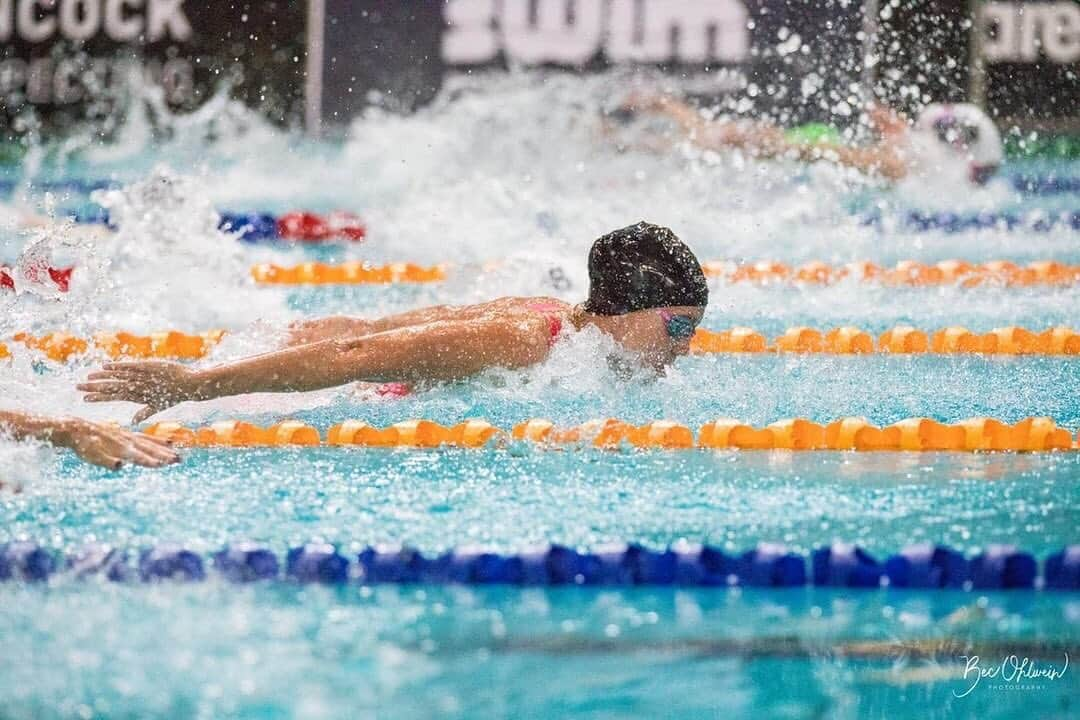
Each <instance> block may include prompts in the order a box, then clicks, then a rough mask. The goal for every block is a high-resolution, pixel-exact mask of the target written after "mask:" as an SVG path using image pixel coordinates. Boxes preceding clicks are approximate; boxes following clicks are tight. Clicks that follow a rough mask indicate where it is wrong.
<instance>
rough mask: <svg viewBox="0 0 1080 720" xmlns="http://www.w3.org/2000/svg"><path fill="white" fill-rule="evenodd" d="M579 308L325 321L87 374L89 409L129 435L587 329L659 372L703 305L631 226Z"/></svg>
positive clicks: (477, 309)
mask: <svg viewBox="0 0 1080 720" xmlns="http://www.w3.org/2000/svg"><path fill="white" fill-rule="evenodd" d="M589 280H590V287H589V297H588V299H587V300H586V301H585V302H584V303H583V304H580V305H577V306H571V305H569V304H568V303H565V302H562V301H560V300H555V299H552V298H518V297H507V298H501V299H499V300H494V301H492V302H488V303H483V304H480V305H470V306H465V307H448V306H443V307H430V308H424V309H421V310H416V311H413V312H408V313H404V314H401V315H395V316H392V317H388V318H383V319H381V320H356V319H350V318H331V319H327V320H320V321H316V322H312V323H305V324H303V325H300V326H297V327H295V328H294V330H293V336H292V339H291V344H292V347H289V348H287V349H283V350H278V351H275V352H270V353H266V354H264V355H258V356H255V357H252V358H248V359H245V360H240V361H237V362H231V363H227V364H224V365H219V366H217V367H211V368H206V369H198V370H197V369H193V368H189V367H187V366H184V365H181V364H179V363H171V362H116V363H109V364H107V365H105V367H104V368H103V369H102V370H100V371H98V372H94V373H91V374H90V375H89V377H88V378H87V381H86V382H85V383H82V384H80V385H79V386H78V387H79V390H82V391H83V392H85V393H87V394H86V397H85V399H86V401H87V402H119V401H126V402H135V403H140V404H143V405H144V407H143V408H142V409H141V410H140V411H139V412H138V413H137V414H136V415H135V418H134V422H136V423H138V422H141V421H143V420H145V419H146V418H148V417H150V416H151V415H154V414H156V413H158V412H161V411H162V410H165V409H166V408H169V407H171V406H173V405H176V404H178V403H182V402H185V401H199V400H212V399H214V398H219V397H225V396H231V395H242V394H247V393H255V392H305V391H310V390H320V389H323V388H328V387H336V386H339V385H345V384H347V383H353V382H358V381H359V382H378V383H425V382H438V381H452V380H460V379H463V378H467V377H470V376H472V375H476V374H477V373H480V372H483V371H484V370H487V369H489V368H495V367H501V368H510V369H517V368H525V367H529V366H531V365H535V364H537V363H540V362H543V361H544V360H545V359H546V358H547V357H548V354H549V353H550V351H551V348H552V346H553V345H554V344H555V343H556V342H557V341H558V339H559V337H560V336H561V334H562V333H563V331H564V329H568V328H571V327H572V328H574V329H581V328H584V327H595V328H597V329H598V330H600V331H601V332H603V333H605V334H607V335H609V336H611V337H612V338H613V339H614V340H615V341H616V342H617V343H619V344H620V345H621V346H622V348H623V349H624V350H625V351H626V352H627V353H628V355H630V356H631V358H634V359H636V360H637V361H638V362H640V363H641V364H642V365H644V366H646V367H651V368H653V369H655V370H656V371H658V372H661V371H662V370H663V368H664V367H666V366H667V365H668V364H670V363H671V362H673V361H674V360H675V359H676V358H677V357H679V356H681V355H685V354H686V353H687V352H689V348H690V339H691V338H692V337H693V335H694V331H695V329H696V328H697V326H698V323H700V322H701V318H702V315H703V314H704V312H705V306H706V304H707V303H708V299H709V291H708V287H707V285H706V283H705V275H704V273H703V272H702V269H701V265H700V264H699V263H698V260H697V258H696V257H694V254H693V253H692V252H691V251H690V249H689V248H688V247H687V246H686V245H684V244H683V243H682V242H681V241H680V240H679V239H678V238H677V237H676V236H675V234H674V233H673V232H672V231H671V230H669V229H667V228H664V227H659V226H657V225H651V224H649V223H644V222H642V223H638V224H636V225H631V226H629V227H626V228H623V229H621V230H616V231H615V232H612V233H610V234H608V235H605V236H603V237H601V238H600V239H599V240H597V241H596V242H595V243H594V244H593V246H592V250H590V252H589Z"/></svg>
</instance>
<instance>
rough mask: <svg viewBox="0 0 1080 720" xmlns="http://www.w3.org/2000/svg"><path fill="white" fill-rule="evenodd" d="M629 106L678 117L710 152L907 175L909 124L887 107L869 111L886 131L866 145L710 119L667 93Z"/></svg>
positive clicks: (694, 140)
mask: <svg viewBox="0 0 1080 720" xmlns="http://www.w3.org/2000/svg"><path fill="white" fill-rule="evenodd" d="M628 105H629V106H631V107H634V108H635V109H643V110H651V111H653V112H658V113H662V114H663V115H666V116H667V117H669V118H671V119H672V120H674V121H675V122H676V123H677V124H678V125H679V127H680V128H681V129H682V131H683V133H684V134H685V135H686V137H687V139H688V140H689V141H690V142H692V143H694V144H695V145H697V146H698V147H700V148H703V149H706V150H717V151H719V150H724V149H727V148H737V149H743V150H747V151H748V152H750V153H752V154H754V155H755V156H757V157H760V158H772V157H789V158H794V159H798V160H802V161H804V162H833V163H836V164H839V165H844V166H846V167H850V168H854V169H856V170H859V171H861V172H865V173H868V174H876V175H880V176H882V177H884V178H887V179H889V180H900V179H902V178H903V177H904V176H905V175H907V173H908V163H907V161H906V160H905V159H904V157H903V153H902V151H901V150H900V147H899V145H900V143H899V140H898V137H899V136H900V135H901V133H902V132H904V131H905V130H906V124H905V123H904V121H903V120H902V118H900V117H899V116H898V115H896V113H894V112H893V111H891V110H889V109H888V108H873V109H871V113H870V116H871V124H873V125H874V126H875V127H877V128H878V129H879V130H883V131H884V132H882V142H880V143H878V144H876V145H870V146H866V147H852V146H849V145H841V144H838V143H804V142H798V141H791V140H789V139H787V137H785V135H784V132H783V130H781V129H780V128H778V127H776V126H775V125H772V124H770V123H767V122H753V121H749V122H738V121H736V122H730V121H722V120H716V121H711V120H707V119H706V118H705V117H703V116H702V115H701V113H700V112H699V111H698V110H696V109H695V108H693V107H691V106H690V105H689V104H687V103H685V102H683V101H681V100H677V99H675V98H672V97H668V96H664V95H661V96H653V97H647V98H641V97H638V98H633V99H631V100H630V101H629V102H628Z"/></svg>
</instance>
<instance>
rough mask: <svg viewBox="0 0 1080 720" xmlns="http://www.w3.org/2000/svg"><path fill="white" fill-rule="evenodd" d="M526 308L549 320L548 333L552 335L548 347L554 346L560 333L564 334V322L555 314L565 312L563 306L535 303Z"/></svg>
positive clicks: (550, 303) (551, 303)
mask: <svg viewBox="0 0 1080 720" xmlns="http://www.w3.org/2000/svg"><path fill="white" fill-rule="evenodd" d="M525 307H526V308H528V309H529V310H532V311H533V312H536V313H540V314H542V315H544V316H545V317H546V318H547V321H548V331H549V332H550V333H551V337H550V338H549V339H548V345H549V346H552V345H554V344H555V342H556V340H557V338H558V337H559V333H561V332H562V326H563V321H562V317H561V316H560V315H555V314H553V313H561V312H563V306H562V305H559V304H558V303H553V302H535V303H529V304H528V305H526V306H525Z"/></svg>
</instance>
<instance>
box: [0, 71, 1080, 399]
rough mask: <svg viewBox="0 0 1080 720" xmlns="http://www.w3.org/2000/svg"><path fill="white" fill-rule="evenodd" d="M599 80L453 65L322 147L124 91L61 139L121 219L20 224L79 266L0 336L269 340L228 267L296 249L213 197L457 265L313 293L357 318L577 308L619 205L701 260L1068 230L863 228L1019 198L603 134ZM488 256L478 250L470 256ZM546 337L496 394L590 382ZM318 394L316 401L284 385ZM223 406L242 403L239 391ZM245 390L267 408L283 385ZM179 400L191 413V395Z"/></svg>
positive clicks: (891, 306)
mask: <svg viewBox="0 0 1080 720" xmlns="http://www.w3.org/2000/svg"><path fill="white" fill-rule="evenodd" d="M619 87H622V86H620V85H619V84H617V83H613V82H612V80H611V78H609V77H604V76H601V77H594V78H588V79H584V80H583V79H581V78H579V77H575V76H570V75H563V74H515V75H509V76H507V75H501V76H487V77H477V78H471V79H462V80H460V81H457V82H455V83H451V85H450V86H449V87H448V88H447V90H446V91H445V92H444V93H443V95H442V96H441V97H440V99H439V100H438V101H437V102H435V103H434V104H433V105H432V106H430V107H428V108H426V109H423V110H421V111H420V112H418V113H417V114H415V115H413V116H409V117H400V116H393V115H387V114H383V113H378V112H373V113H371V114H370V115H369V116H368V117H365V118H363V119H359V120H357V121H355V122H354V123H353V124H352V126H351V127H350V128H349V130H348V134H347V136H346V137H345V138H344V140H343V141H340V142H333V141H327V142H323V143H313V142H311V141H307V140H302V139H300V138H297V137H295V136H292V135H289V134H287V133H283V132H279V131H276V130H273V129H272V128H270V127H269V126H267V125H266V123H265V122H263V121H262V120H260V119H258V118H257V117H256V116H254V115H253V114H251V113H248V112H246V111H243V110H242V108H240V106H238V105H236V104H235V103H232V102H230V101H228V99H227V97H226V96H225V95H224V94H220V95H219V96H217V97H216V98H215V100H214V101H212V102H210V103H208V104H207V106H206V107H204V108H203V109H202V110H201V111H200V112H199V113H196V114H194V115H191V116H187V117H183V118H180V117H174V116H170V115H169V114H168V113H167V111H165V110H164V109H163V107H161V106H160V105H159V104H157V101H156V100H155V99H154V98H153V96H152V95H151V96H148V97H147V98H145V99H144V103H143V106H142V107H143V108H144V109H145V108H149V110H145V111H144V112H135V113H131V114H130V115H129V120H128V123H129V127H126V128H125V130H124V131H122V132H120V133H118V136H117V137H118V140H117V142H116V143H114V144H113V145H109V146H101V145H95V144H93V143H91V142H90V141H89V140H88V139H87V141H86V142H85V144H84V147H83V149H82V150H81V154H79V157H81V160H80V161H81V162H83V163H87V164H89V166H90V169H91V170H93V168H95V167H102V168H109V170H110V171H116V172H118V173H119V174H120V176H121V177H129V178H137V179H136V180H135V181H134V182H131V183H130V184H128V185H126V186H125V187H124V188H123V189H121V190H116V191H109V192H104V193H101V194H100V195H99V196H98V197H97V198H96V199H97V200H98V201H99V202H101V203H102V204H103V205H105V206H106V207H107V208H108V209H109V211H110V214H111V215H112V217H113V219H114V220H115V221H116V222H117V223H118V225H119V229H118V230H117V231H116V232H115V233H109V232H104V231H102V232H99V233H97V232H93V231H86V230H85V229H81V230H79V231H78V232H76V231H75V230H74V229H72V228H70V227H66V226H59V227H52V228H48V229H42V230H38V231H36V234H34V235H32V237H31V239H30V241H29V245H28V247H29V248H30V251H29V255H27V257H28V258H29V257H31V256H32V257H33V258H34V262H41V261H43V260H44V259H48V260H50V261H52V262H54V263H56V264H64V263H66V262H72V263H75V264H76V265H78V267H79V268H80V270H79V271H78V272H76V274H75V276H74V278H73V282H72V288H71V292H69V293H67V294H65V295H62V296H61V295H57V294H55V293H46V292H44V291H42V292H40V293H37V292H35V293H22V294H20V295H19V296H17V297H12V296H10V294H7V295H0V306H2V309H3V310H4V318H5V320H4V321H0V322H4V327H3V328H0V329H2V330H3V331H4V332H5V333H7V332H10V331H13V330H23V329H30V330H32V331H36V332H45V331H49V330H60V329H66V330H70V331H73V332H76V333H82V334H89V333H92V332H94V331H99V330H106V329H124V330H130V331H135V332H150V331H156V330H162V329H171V328H175V329H181V330H186V331H199V330H205V329H209V328H214V327H224V328H227V329H229V330H231V331H233V334H232V335H230V336H229V338H228V339H227V341H226V343H225V344H224V345H223V346H222V347H220V348H219V349H218V351H217V353H216V357H218V358H223V357H238V356H242V355H245V354H249V353H253V352H257V351H262V350H265V349H268V348H270V347H273V346H274V344H275V343H276V342H277V341H278V340H279V338H280V334H279V330H280V328H281V327H282V326H283V325H284V323H285V322H287V320H289V319H290V318H291V317H293V316H295V315H296V314H297V313H296V312H295V311H293V310H290V309H289V307H288V306H287V304H286V302H285V294H284V293H283V292H281V291H278V290H266V289H258V288H255V287H254V286H253V285H252V284H251V281H250V279H249V275H248V272H247V270H248V267H249V266H250V265H251V264H252V263H253V262H256V261H263V260H276V261H279V262H298V261H300V259H301V258H302V257H304V253H303V251H301V250H296V249H287V248H285V249H281V248H252V247H250V246H245V245H243V244H241V243H238V242H237V241H236V240H235V239H234V238H232V237H231V236H229V235H228V234H227V233H223V232H221V231H219V230H217V228H216V224H217V216H216V214H215V210H216V209H221V210H226V209H229V210H247V209H269V210H273V211H276V212H281V211H283V210H286V209H291V208H311V209H313V210H317V211H326V210H330V209H333V208H342V209H346V210H352V211H356V212H359V213H361V214H362V215H363V216H364V218H365V220H366V221H367V223H368V226H369V230H370V233H369V238H370V239H369V241H368V242H366V243H364V244H362V245H353V246H348V247H345V248H343V249H341V250H340V251H339V253H338V255H339V256H340V257H358V258H364V259H372V260H384V261H396V260H410V261H416V262H421V263H435V262H449V263H453V264H454V265H455V266H457V267H458V268H460V271H459V272H458V273H456V274H455V275H453V276H452V277H451V279H450V281H449V282H447V283H445V284H444V285H442V286H440V287H432V288H425V289H424V290H423V291H421V292H420V294H419V295H417V294H409V293H404V294H400V293H398V294H395V293H393V292H386V293H380V292H379V291H373V292H372V293H370V294H366V295H361V296H358V297H357V298H351V296H346V297H345V298H344V299H342V300H340V301H338V302H336V303H335V304H334V307H335V310H338V311H344V312H348V313H351V314H357V315H369V316H370V315H377V314H382V313H388V312H394V311H398V310H402V309H406V308H408V307H412V306H413V305H415V304H416V303H418V302H424V303H443V302H447V303H467V302H474V301H480V300H485V299H490V298H492V297H496V296H499V295H512V294H520V295H532V294H544V295H557V296H559V297H562V298H564V299H567V300H570V301H577V300H579V299H581V297H582V296H583V293H584V290H585V286H586V280H587V278H586V274H585V267H584V266H585V263H584V259H585V256H586V252H587V250H588V247H589V245H590V243H591V242H592V240H593V239H594V238H595V237H597V236H598V235H600V234H602V233H604V232H607V231H609V230H611V229H613V228H616V227H622V226H624V225H627V224H630V223H633V222H636V221H638V220H641V219H647V220H650V221H654V222H658V223H662V224H667V225H670V226H671V227H673V228H674V229H675V230H676V231H677V232H678V233H679V234H680V236H681V237H682V238H683V239H684V240H686V241H687V242H688V243H689V244H690V245H691V247H692V248H694V250H695V251H696V253H697V254H698V256H699V257H700V258H702V259H722V258H727V259H748V260H756V259H763V258H770V259H771V258H776V259H781V260H784V261H787V262H791V263H798V262H802V261H807V260H819V259H820V260H825V261H828V262H834V263H838V262H844V261H848V260H855V259H866V258H868V259H875V260H877V261H879V262H883V263H890V262H894V261H896V260H899V259H904V258H915V259H923V260H940V259H945V258H949V257H961V258H964V259H968V260H987V259H993V258H995V257H998V256H1002V257H1009V258H1012V259H1016V260H1029V259H1036V258H1058V259H1066V260H1068V259H1070V258H1075V252H1076V251H1075V249H1074V248H1075V237H1076V235H1075V233H1074V232H1071V231H1067V230H1061V231H1055V232H1050V233H1035V232H1003V231H996V230H978V231H971V232H968V233H959V234H945V233H915V232H909V231H905V230H904V229H902V228H888V227H886V228H885V229H878V228H873V227H866V226H863V225H862V224H861V223H860V222H859V220H858V218H857V217H856V215H855V214H854V213H853V208H854V207H855V206H869V207H874V208H878V209H881V210H883V211H884V212H885V213H886V214H888V213H890V212H891V213H896V212H900V211H901V210H902V209H904V208H921V209H925V210H936V209H941V208H948V209H954V210H957V211H971V210H984V209H990V210H994V209H1003V208H1006V207H1011V206H1015V205H1016V204H1018V203H1020V202H1021V201H1022V200H1021V198H1020V197H1019V196H1017V195H1016V194H1015V193H1013V191H1012V190H1010V189H1009V188H1008V187H1007V185H1006V184H1005V183H1004V182H1003V181H1002V182H998V183H996V184H991V185H990V186H989V187H988V188H985V189H977V190H972V189H971V188H970V186H968V185H967V184H966V183H964V184H963V185H962V186H961V185H959V184H958V183H957V181H956V179H955V178H951V176H947V174H941V175H940V176H935V177H934V178H918V179H914V180H912V181H910V182H906V183H903V184H901V185H900V186H899V187H897V188H895V189H893V190H891V191H889V190H885V191H882V190H878V189H876V188H875V187H874V186H872V185H871V184H868V183H867V182H866V181H865V180H864V179H863V178H861V177H860V176H858V175H856V174H854V173H852V172H849V171H844V170H838V169H835V168H832V167H827V166H811V167H807V166H804V165H800V164H795V163H788V162H757V161H754V160H752V159H750V158H747V157H745V156H743V155H741V154H739V153H737V152H733V153H727V154H718V153H713V152H703V151H701V150H699V149H697V148H694V147H692V146H689V145H688V144H686V143H678V142H675V143H674V146H673V148H672V150H671V151H670V152H666V153H657V152H651V151H647V150H635V149H629V150H627V149H624V148H620V147H619V145H620V140H619V138H617V137H616V138H613V137H611V136H610V135H609V134H606V132H605V130H604V128H603V126H602V124H601V122H600V111H601V109H602V108H605V107H611V106H612V105H614V104H616V103H617V102H618V101H619V100H620V99H621V97H620V94H619V90H618V88H619ZM148 127H149V128H150V129H149V130H148V129H147V128H148ZM208 138H214V141H210V140H208ZM155 161H166V162H167V164H163V165H159V166H157V167H155V168H154V169H153V170H151V171H149V172H148V173H147V171H146V170H145V169H144V168H149V167H153V164H154V162H155ZM39 168H40V163H39V162H37V161H35V163H31V164H30V165H28V166H27V167H25V168H24V172H25V173H26V174H27V175H28V176H32V175H33V174H34V173H35V172H38V169H39ZM493 260H495V261H498V262H497V263H495V264H489V261H493ZM556 276H557V277H558V278H562V280H558V281H557V280H556V279H555V278H556ZM1013 294H1014V296H1015V298H1016V302H1015V303H1013V304H1012V305H1010V307H1015V308H1017V310H1016V314H1017V317H1018V318H1020V319H1026V318H1050V319H1051V320H1052V321H1057V320H1058V319H1060V318H1062V317H1065V318H1067V317H1069V315H1068V308H1070V307H1075V304H1076V300H1077V299H1078V294H1077V292H1076V291H1075V290H1073V289H1070V290H1062V291H1053V292H1039V291H1032V292H1026V291H1014V293H1013ZM713 298H714V304H713V308H712V309H711V310H710V315H709V317H708V318H707V320H706V325H707V326H710V327H726V326H728V325H730V324H731V322H728V320H727V318H728V316H729V315H730V316H732V317H735V318H738V319H739V320H740V322H746V321H748V319H749V320H754V319H759V320H760V321H761V322H762V323H764V324H768V323H773V324H776V325H784V324H794V323H795V322H796V321H797V322H798V323H799V324H802V323H809V324H818V325H821V326H830V325H833V324H840V323H841V322H845V323H856V324H858V323H859V322H860V321H862V322H865V323H867V324H868V325H870V326H874V327H876V326H878V325H881V324H887V323H890V322H893V323H895V322H910V323H914V324H917V325H918V324H922V325H925V326H927V327H931V328H932V327H937V326H941V325H944V324H950V323H949V320H951V319H952V318H953V317H955V316H956V315H960V316H962V317H963V318H964V321H965V322H967V323H970V324H972V325H976V326H981V325H985V326H986V328H985V329H989V327H992V326H994V325H995V324H1002V323H1001V322H999V321H1000V320H1001V319H1002V318H1006V317H1008V316H1009V313H1010V312H1011V311H1008V309H1007V308H1006V309H1004V310H1003V307H1002V303H1001V301H1000V295H999V294H998V293H997V292H985V293H978V292H977V293H962V292H958V291H957V290H956V289H952V288H946V289H943V290H941V291H940V292H937V291H932V290H931V291H925V292H923V291H919V292H911V293H888V294H882V292H881V291H880V289H877V288H872V287H869V286H864V285H861V284H858V283H845V284H843V285H841V286H836V287H832V288H825V289H819V288H808V289H804V290H787V291H782V292H781V291H778V290H776V289H764V290H763V289H759V288H753V287H749V286H730V287H724V286H720V287H717V288H716V289H715V291H714V295H713ZM808 314H809V315H811V317H807V315H808ZM815 317H816V318H818V319H819V322H816V323H815V322H813V320H814V318H815ZM579 343H586V344H587V339H585V338H583V339H580V340H576V341H575V344H579ZM574 349H575V350H583V348H582V347H576V345H575V347H574ZM13 350H15V351H16V353H17V354H18V355H23V353H22V351H21V350H20V349H19V348H13ZM567 352H568V353H570V354H568V355H566V356H565V357H564V356H563V355H562V354H561V353H562V351H561V350H560V351H559V352H556V353H555V356H554V357H553V359H552V360H551V361H550V362H549V363H548V364H547V365H545V366H544V367H542V368H536V369H533V370H530V371H528V372H526V373H521V374H520V378H519V380H520V382H506V383H503V389H501V390H499V392H525V393H529V392H539V391H538V390H536V389H535V388H537V387H542V386H543V385H545V384H546V383H547V384H549V383H552V382H555V383H567V382H569V381H568V380H567V379H566V378H567V377H568V376H569V375H571V374H577V376H576V379H575V380H574V382H583V381H582V380H581V378H582V377H584V378H585V379H586V380H585V382H586V384H587V385H588V386H589V387H595V388H600V387H601V386H606V385H610V380H611V378H610V375H609V374H608V371H607V369H606V367H605V364H604V363H602V362H600V363H597V362H595V359H596V358H597V357H602V355H603V353H604V350H603V349H602V348H600V347H595V348H591V350H589V351H588V352H585V353H584V354H579V353H577V352H570V351H567ZM583 357H584V358H586V360H585V361H583V360H582V358H583ZM17 361H20V362H22V360H20V358H17ZM20 368H26V370H25V374H23V371H22V370H21V369H20ZM85 371H86V367H85V366H83V367H78V366H76V367H75V368H52V369H51V370H50V371H49V372H48V373H46V375H44V376H42V375H38V374H36V373H35V372H34V371H33V370H32V369H31V366H30V364H29V362H28V361H27V362H22V364H21V365H20V364H19V362H17V363H16V365H15V367H14V368H13V370H12V372H11V373H8V374H7V375H6V377H7V379H8V381H9V382H11V381H13V382H14V385H17V386H20V387H18V388H17V389H15V390H14V393H13V394H12V395H8V397H14V398H16V399H17V401H18V402H25V403H28V404H30V405H33V406H34V407H37V408H40V409H44V410H51V411H55V412H79V413H81V414H86V413H87V409H88V406H85V405H83V404H82V403H80V402H79V398H78V395H77V393H74V392H73V391H72V390H71V389H70V388H71V385H72V383H73V381H74V379H75V378H76V377H78V376H79V375H80V374H82V373H85ZM592 375H596V377H593V378H592V380H591V381H590V380H588V378H590V377H592ZM673 378H675V379H671V380H667V381H665V382H679V381H678V375H677V374H676V375H674V376H673ZM341 392H343V393H345V392H348V391H341ZM331 396H332V394H331ZM325 401H326V400H325V398H323V397H322V396H320V397H318V398H315V399H313V400H306V401H303V402H300V401H299V400H298V401H297V402H299V403H300V404H301V405H303V404H304V403H309V404H310V403H312V402H313V403H320V402H325ZM233 402H240V403H241V405H242V406H243V407H247V406H246V405H244V404H243V403H246V402H248V401H233ZM260 402H265V403H267V404H268V406H269V407H275V405H274V403H277V404H278V405H281V406H285V405H288V404H289V402H291V401H288V402H287V401H285V400H284V399H278V400H262V401H260ZM224 407H230V406H229V405H228V404H226V405H225V406H224ZM238 407H239V406H238ZM129 412H130V408H124V407H121V408H111V409H110V408H99V407H94V408H93V414H94V416H103V417H112V418H115V419H126V417H127V416H128V414H129ZM177 412H181V411H180V410H178V411H177ZM183 412H184V413H189V414H191V413H194V415H193V417H195V418H197V417H198V415H199V413H200V412H208V411H203V410H189V409H184V410H183Z"/></svg>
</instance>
